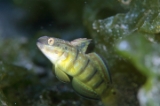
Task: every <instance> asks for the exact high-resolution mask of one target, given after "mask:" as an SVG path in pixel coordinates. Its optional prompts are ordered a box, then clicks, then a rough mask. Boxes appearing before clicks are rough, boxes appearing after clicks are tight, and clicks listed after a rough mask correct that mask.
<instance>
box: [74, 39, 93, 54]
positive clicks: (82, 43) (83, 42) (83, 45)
mask: <svg viewBox="0 0 160 106" xmlns="http://www.w3.org/2000/svg"><path fill="white" fill-rule="evenodd" d="M90 42H91V39H87V38H78V39H75V40H73V41H71V44H72V45H73V46H75V47H77V48H78V49H79V50H80V51H82V52H83V53H85V52H86V50H87V47H88V45H89V44H90Z"/></svg>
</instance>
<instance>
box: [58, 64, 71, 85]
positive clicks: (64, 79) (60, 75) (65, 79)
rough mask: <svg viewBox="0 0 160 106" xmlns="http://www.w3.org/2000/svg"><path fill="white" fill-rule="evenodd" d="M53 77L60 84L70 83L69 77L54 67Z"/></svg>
mask: <svg viewBox="0 0 160 106" xmlns="http://www.w3.org/2000/svg"><path fill="white" fill-rule="evenodd" d="M55 75H56V77H57V78H58V79H59V80H60V81H62V82H66V83H67V82H70V78H69V76H68V75H67V74H66V73H65V72H63V71H62V70H61V69H60V68H58V67H55Z"/></svg>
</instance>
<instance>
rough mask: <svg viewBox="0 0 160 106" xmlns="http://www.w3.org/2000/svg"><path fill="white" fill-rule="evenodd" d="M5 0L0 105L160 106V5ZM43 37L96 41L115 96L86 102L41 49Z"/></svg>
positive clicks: (151, 1) (0, 18)
mask: <svg viewBox="0 0 160 106" xmlns="http://www.w3.org/2000/svg"><path fill="white" fill-rule="evenodd" d="M2 1H3V0H2ZM2 1H1V2H0V14H3V15H0V106H104V105H106V104H107V101H109V100H110V101H114V105H115V106H160V99H159V98H160V79H159V76H160V71H159V69H160V37H159V36H160V13H159V11H160V1H159V0H101V1H98V0H86V1H84V0H81V1H75V0H70V1H64V0H59V1H57V0H52V1H51V0H45V1H44V0H38V1H37V0H8V1H3V2H2ZM2 4H3V5H7V6H3V5H2ZM8 4H9V5H8ZM6 7H8V8H6ZM4 8H5V9H4ZM13 8H14V9H13ZM7 9H8V10H7ZM11 17H12V18H11ZM41 36H52V37H56V38H60V39H64V40H68V41H72V40H73V39H77V38H88V39H92V42H91V46H92V45H94V48H93V47H91V48H90V47H89V48H88V49H89V51H93V52H96V53H97V54H99V55H100V56H101V57H103V60H105V61H107V65H108V68H109V70H110V73H111V77H112V88H113V90H114V91H115V95H116V96H110V93H113V92H108V94H107V95H104V99H102V101H93V100H88V99H84V98H82V97H80V96H78V95H76V93H75V92H74V90H73V89H72V88H71V87H70V86H67V85H66V84H63V83H61V82H60V81H58V80H57V79H56V77H55V75H54V73H52V71H53V70H52V64H51V63H50V62H49V61H48V60H47V58H46V57H45V56H43V54H42V53H41V52H40V51H39V50H38V48H37V47H36V42H37V39H38V38H39V37H41ZM106 106H107V105H106Z"/></svg>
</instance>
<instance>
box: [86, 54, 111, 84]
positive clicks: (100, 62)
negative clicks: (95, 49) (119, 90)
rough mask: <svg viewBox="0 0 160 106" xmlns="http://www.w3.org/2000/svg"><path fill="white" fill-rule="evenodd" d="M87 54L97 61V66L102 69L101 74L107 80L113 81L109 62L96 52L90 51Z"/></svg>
mask: <svg viewBox="0 0 160 106" xmlns="http://www.w3.org/2000/svg"><path fill="white" fill-rule="evenodd" d="M87 56H88V57H89V58H90V59H91V60H92V61H93V62H94V63H95V66H96V67H97V68H98V70H99V71H100V74H101V76H102V77H103V79H104V80H106V81H107V82H112V79H111V75H110V72H109V70H108V68H107V64H106V62H105V61H104V60H102V58H101V57H100V56H99V55H98V54H96V53H89V54H87Z"/></svg>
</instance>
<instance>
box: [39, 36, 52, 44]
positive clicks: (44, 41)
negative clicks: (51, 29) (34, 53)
mask: <svg viewBox="0 0 160 106" xmlns="http://www.w3.org/2000/svg"><path fill="white" fill-rule="evenodd" d="M48 38H49V37H48V36H42V37H40V38H38V40H37V43H41V44H48Z"/></svg>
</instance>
